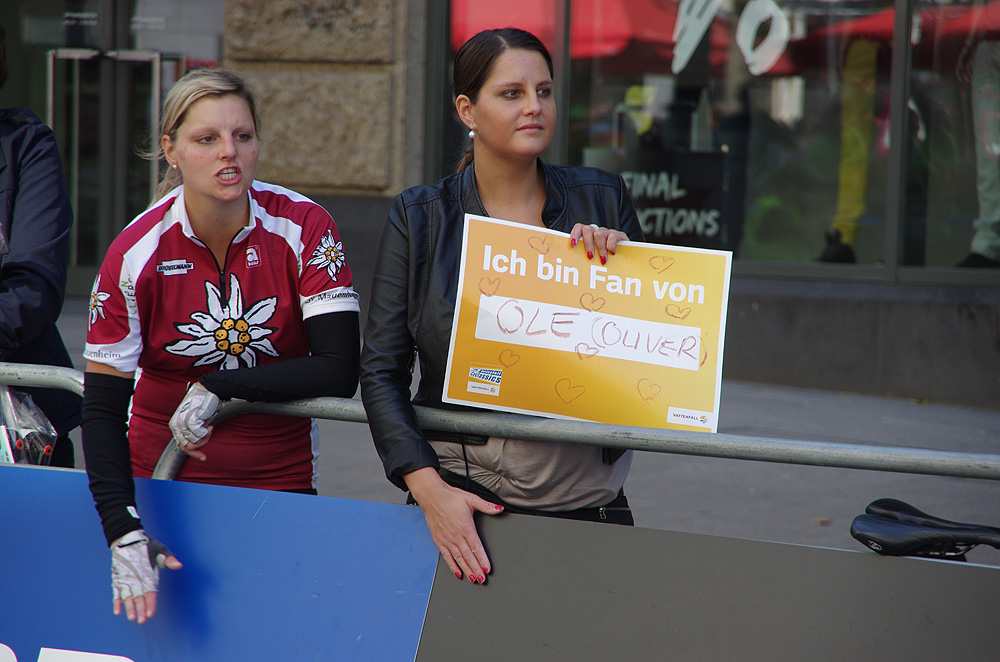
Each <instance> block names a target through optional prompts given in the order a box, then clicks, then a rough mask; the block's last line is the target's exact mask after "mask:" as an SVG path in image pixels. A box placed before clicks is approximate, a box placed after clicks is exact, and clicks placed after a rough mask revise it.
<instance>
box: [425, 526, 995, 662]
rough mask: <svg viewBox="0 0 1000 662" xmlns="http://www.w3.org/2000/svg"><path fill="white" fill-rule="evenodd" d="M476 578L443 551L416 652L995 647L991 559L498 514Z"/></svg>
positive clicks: (767, 654) (869, 651) (732, 652)
mask: <svg viewBox="0 0 1000 662" xmlns="http://www.w3.org/2000/svg"><path fill="white" fill-rule="evenodd" d="M478 524H479V529H480V532H481V535H482V538H483V541H484V544H485V545H486V546H487V548H488V551H489V554H490V559H491V561H492V563H493V566H494V571H493V573H492V575H491V576H490V577H489V579H488V580H487V583H486V585H484V586H479V585H473V584H471V583H470V582H468V581H459V580H457V579H455V576H454V575H453V574H450V573H449V571H448V569H447V567H446V566H444V565H443V563H440V564H439V566H438V572H437V573H436V575H435V580H434V587H433V589H432V591H431V599H430V603H429V605H428V609H427V615H426V618H425V621H424V628H423V632H422V634H421V639H420V646H419V649H418V653H417V661H418V662H431V661H434V662H441V661H445V660H477V662H488V661H490V660H496V661H497V662H500V661H504V662H509V661H510V660H518V661H523V660H657V661H659V660H698V661H699V662H705V661H711V660H727V661H731V660H810V662H815V661H825V660H829V661H831V662H833V661H836V662H842V661H843V660H961V659H977V660H985V659H993V658H995V657H996V652H997V651H998V650H1000V627H998V626H997V622H996V621H997V614H1000V569H998V568H995V567H987V566H980V565H972V564H963V563H957V562H950V561H934V560H926V559H913V558H892V557H882V556H878V555H877V554H874V553H871V552H866V551H864V550H860V549H859V551H857V552H853V551H843V550H833V549H822V548H816V547H805V546H798V545H785V544H778V543H768V542H758V541H750V540H737V539H730V538H720V537H713V536H703V535H695V534H685V533H675V532H669V531H654V530H650V529H640V528H628V527H620V526H613V525H608V524H592V523H581V522H570V521H564V520H552V519H547V518H540V517H531V516H523V515H522V516H517V515H505V516H500V517H495V518H491V517H486V516H480V517H479V518H478Z"/></svg>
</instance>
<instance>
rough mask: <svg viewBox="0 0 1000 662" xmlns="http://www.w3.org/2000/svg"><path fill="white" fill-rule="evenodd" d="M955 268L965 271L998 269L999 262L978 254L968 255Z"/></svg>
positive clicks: (999, 267)
mask: <svg viewBox="0 0 1000 662" xmlns="http://www.w3.org/2000/svg"><path fill="white" fill-rule="evenodd" d="M955 266H956V267H963V268H966V269H1000V262H997V261H996V260H991V259H990V258H988V257H986V256H985V255H980V254H979V253H969V254H968V255H966V256H965V257H963V258H962V260H961V261H960V262H959V263H958V264H956V265H955Z"/></svg>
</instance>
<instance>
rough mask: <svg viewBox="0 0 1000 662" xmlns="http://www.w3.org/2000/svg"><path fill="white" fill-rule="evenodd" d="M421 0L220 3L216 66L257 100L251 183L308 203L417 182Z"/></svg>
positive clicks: (236, 0)
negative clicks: (220, 61) (244, 82)
mask: <svg viewBox="0 0 1000 662" xmlns="http://www.w3.org/2000/svg"><path fill="white" fill-rule="evenodd" d="M425 24H426V5H425V2H424V0H226V2H225V37H224V48H223V52H224V54H225V55H224V57H225V61H226V64H227V66H230V67H232V68H234V69H236V70H237V71H240V72H241V73H242V74H243V75H244V76H246V78H247V79H248V80H249V82H250V83H251V85H252V86H253V87H254V90H255V91H256V92H257V94H258V96H259V97H260V107H261V116H262V123H263V127H262V141H263V142H262V146H261V147H262V148H261V160H260V165H259V167H258V177H259V178H260V179H262V180H265V181H269V182H273V183H275V184H281V185H283V186H288V187H290V188H293V189H295V190H299V191H302V192H304V193H309V194H314V195H315V194H327V195H330V194H332V195H337V194H346V195H358V194H361V195H382V196H387V195H393V194H395V193H396V192H398V191H399V190H401V189H403V188H405V187H406V186H411V185H413V184H416V183H419V181H420V174H421V172H420V168H421V167H422V165H423V164H422V161H421V160H420V158H419V154H420V152H421V149H422V146H423V131H424V129H423V127H424V113H425V110H424V109H425V103H424V91H423V90H424V78H425V70H426V67H425V65H424V62H425V59H426V58H425V55H424V54H425V52H426V44H425V35H426V33H427V31H426V26H425Z"/></svg>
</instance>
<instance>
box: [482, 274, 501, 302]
mask: <svg viewBox="0 0 1000 662" xmlns="http://www.w3.org/2000/svg"><path fill="white" fill-rule="evenodd" d="M499 289H500V279H499V278H490V277H488V276H483V277H482V278H480V279H479V291H480V292H482V293H483V294H485V295H486V296H488V297H491V296H493V295H494V294H496V293H497V290H499Z"/></svg>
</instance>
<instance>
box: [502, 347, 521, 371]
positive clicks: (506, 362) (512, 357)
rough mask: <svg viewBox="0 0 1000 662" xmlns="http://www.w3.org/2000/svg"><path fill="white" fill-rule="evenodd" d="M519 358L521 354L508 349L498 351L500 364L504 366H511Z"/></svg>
mask: <svg viewBox="0 0 1000 662" xmlns="http://www.w3.org/2000/svg"><path fill="white" fill-rule="evenodd" d="M520 360H521V355H520V354H515V353H514V352H512V351H510V350H509V349H505V350H504V351H502V352H500V356H499V361H500V365H502V366H503V367H505V368H509V367H511V366H512V365H514V364H515V363H517V362H518V361H520Z"/></svg>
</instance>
